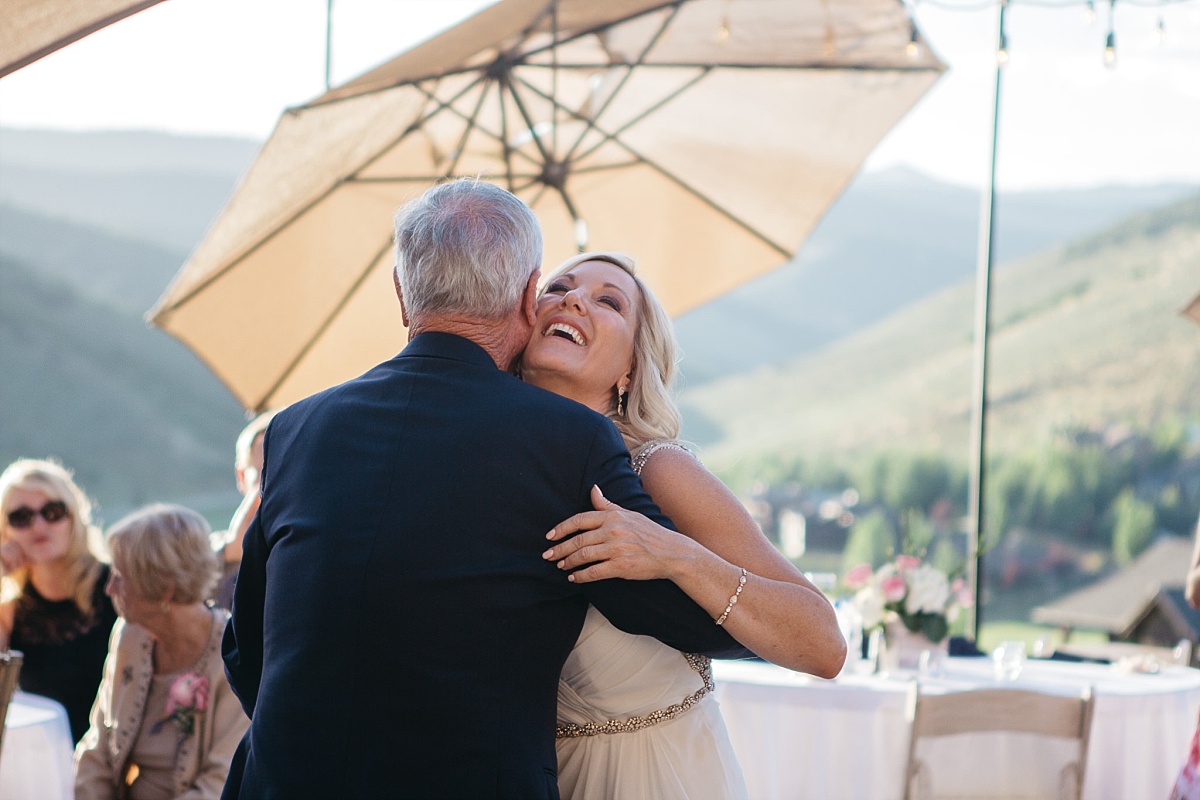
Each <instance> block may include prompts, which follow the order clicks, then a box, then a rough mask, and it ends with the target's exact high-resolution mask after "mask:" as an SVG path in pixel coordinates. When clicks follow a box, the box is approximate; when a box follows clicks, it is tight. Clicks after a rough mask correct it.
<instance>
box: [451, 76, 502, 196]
mask: <svg viewBox="0 0 1200 800" xmlns="http://www.w3.org/2000/svg"><path fill="white" fill-rule="evenodd" d="M490 83H491V79H485V80H484V82H483V87H482V88H481V89H480V90H479V100H478V101H476V103H475V108H474V109H473V110H472V111H471V116H470V117H469V118H468V119H467V120H466V123H467V124H466V127H464V128H463V132H462V136H460V137H459V139H458V148H457V149H456V150H455V152H454V159H453V160H452V161H451V162H450V164H449V166H448V168H447V170H446V174H447V175H453V174H454V173H455V172H456V171H457V170H458V162H459V161H461V160H462V157H463V153H464V152H465V151H466V149H467V138H468V137H469V136H470V135H471V131H473V130H474V129H475V125H476V120H478V119H479V110H480V109H481V108H483V101H484V100H486V99H487V90H488V85H489V84H490Z"/></svg>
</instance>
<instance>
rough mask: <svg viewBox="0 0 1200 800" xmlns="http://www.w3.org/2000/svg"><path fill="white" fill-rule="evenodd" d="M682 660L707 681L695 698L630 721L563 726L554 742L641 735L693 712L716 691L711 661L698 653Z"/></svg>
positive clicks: (565, 723) (567, 724) (693, 695)
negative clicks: (651, 727) (606, 736)
mask: <svg viewBox="0 0 1200 800" xmlns="http://www.w3.org/2000/svg"><path fill="white" fill-rule="evenodd" d="M683 657H684V658H685V659H687V663H688V666H689V667H691V668H692V669H694V670H696V672H697V673H699V675H700V677H701V678H702V679H703V680H704V685H703V686H701V687H700V688H699V689H697V690H696V691H695V692H693V693H692V694H690V695H688V696H687V697H685V698H683V700H681V701H679V702H678V703H672V704H671V705H669V706H667V707H666V708H660V709H658V710H656V711H651V712H650V713H649V714H643V715H641V716H636V717H628V718H626V719H610V720H607V721H605V722H585V723H583V724H582V725H581V724H579V723H575V722H563V723H560V724H559V725H558V726H557V728H556V730H555V738H557V739H574V738H577V737H580V736H599V735H600V734H609V733H632V732H633V731H640V730H642V729H644V728H649V727H650V726H651V725H657V724H659V723H660V722H666V721H667V720H669V719H674V718H675V717H678V716H679V715H680V714H682V713H684V712H685V711H687V710H688V709H689V708H692V707H693V706H695V705H696V704H697V703H699V702H700V700H701V698H703V697H704V695H706V694H709V693H710V692H712V691H715V690H716V688H717V687H716V684H715V683H713V675H712V660H711V659H709V658H708V656H701V655H696V654H695V653H683Z"/></svg>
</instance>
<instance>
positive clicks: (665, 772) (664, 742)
mask: <svg viewBox="0 0 1200 800" xmlns="http://www.w3.org/2000/svg"><path fill="white" fill-rule="evenodd" d="M654 449H657V448H654ZM638 455H642V454H641V453H639V454H638ZM646 455H649V454H648V453H647V454H646ZM640 461H641V463H645V459H644V458H643V459H640ZM638 462H639V459H638V458H636V457H635V459H634V463H635V468H637V467H640V466H641V464H639V463H638ZM640 471H641V470H640V469H638V472H640ZM558 723H559V725H558V731H559V734H558V736H559V738H558V741H557V746H558V787H559V791H560V793H561V794H562V796H563V798H564V800H593V798H594V799H595V800H635V799H636V800H642V799H643V798H655V800H709V799H710V798H711V800H727V799H728V798H746V797H747V794H746V784H745V781H744V779H743V778H742V770H741V767H740V766H738V762H737V758H736V756H735V755H734V752H733V746H732V745H731V744H730V741H729V734H728V732H727V731H726V729H725V722H724V720H722V718H721V710H720V707H719V706H718V704H717V700H716V698H715V697H714V696H713V694H712V671H711V669H710V667H709V663H708V659H707V658H704V657H703V656H693V655H684V654H683V653H680V652H679V651H678V650H674V649H672V648H670V647H667V646H666V645H664V644H662V643H661V642H659V641H658V640H657V639H653V638H651V637H649V636H634V635H631V634H628V633H625V632H623V631H620V630H618V629H617V628H615V627H614V626H613V625H612V623H610V622H609V621H608V620H607V619H605V618H604V615H603V614H601V613H600V612H599V611H597V610H596V609H595V608H589V609H588V613H587V618H586V620H585V621H584V624H583V631H582V632H581V633H580V635H579V640H578V642H576V644H575V648H574V649H573V650H572V651H571V655H570V656H569V657H568V658H567V663H566V665H565V666H564V667H563V672H562V677H561V678H560V680H559V683H558ZM589 734H590V735H589Z"/></svg>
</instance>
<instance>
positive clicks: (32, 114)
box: [0, 0, 1200, 190]
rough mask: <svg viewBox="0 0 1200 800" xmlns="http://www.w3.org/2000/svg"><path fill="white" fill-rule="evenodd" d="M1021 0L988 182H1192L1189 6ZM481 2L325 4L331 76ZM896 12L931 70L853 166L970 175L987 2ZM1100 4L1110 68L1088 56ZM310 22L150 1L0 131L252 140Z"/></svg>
mask: <svg viewBox="0 0 1200 800" xmlns="http://www.w3.org/2000/svg"><path fill="white" fill-rule="evenodd" d="M730 1H731V2H736V0H730ZM1036 2H1037V3H1039V4H1035V2H1034V0H1026V1H1025V2H1022V0H1011V5H1010V6H1009V10H1008V12H1007V17H1006V25H1005V28H1006V34H1007V38H1008V43H1009V48H1008V52H1009V59H1008V62H1007V65H1006V67H1005V68H1004V70H1003V78H1002V90H1001V95H1000V124H999V136H998V146H997V165H996V185H997V187H998V188H1000V189H1001V190H1026V189H1053V188H1066V187H1071V188H1082V187H1089V186H1098V185H1110V184H1114V183H1117V184H1138V185H1151V184H1157V183H1164V182H1185V183H1190V184H1200V0H1182V1H1181V2H1177V1H1174V0H1168V2H1167V3H1166V4H1158V3H1154V0H1119V1H1118V2H1116V3H1115V4H1114V5H1112V6H1110V5H1109V3H1108V2H1105V0H1099V1H1098V2H1097V3H1096V7H1095V14H1094V19H1093V20H1092V21H1091V22H1089V21H1088V20H1087V16H1086V14H1085V10H1086V6H1085V5H1084V2H1083V0H1036ZM487 4H488V2H487V0H335V2H334V14H333V26H332V42H333V47H332V59H331V78H332V82H333V83H334V84H337V83H340V82H342V81H345V80H348V79H349V78H351V77H354V76H355V75H357V74H359V73H360V72H362V71H365V70H366V69H369V68H370V67H372V66H374V65H376V64H378V63H380V62H382V61H384V60H386V59H387V58H389V57H390V56H392V55H394V54H395V53H397V52H400V51H402V50H404V49H406V48H408V47H410V46H411V45H413V44H416V43H418V42H420V41H422V40H424V39H427V38H429V37H430V36H432V35H433V34H435V33H437V32H438V31H440V30H443V29H444V28H446V27H449V26H451V25H452V24H454V23H455V22H456V21H458V20H459V19H461V18H463V17H465V16H467V15H469V14H471V13H473V12H474V11H475V10H477V9H479V8H481V7H482V6H484V5H487ZM912 8H913V9H914V15H915V18H916V20H917V23H918V25H919V27H920V28H921V30H922V32H923V34H924V36H925V38H926V39H927V41H928V42H929V43H930V46H932V48H933V50H934V52H936V53H937V54H938V55H939V56H940V57H941V59H942V60H943V61H944V62H945V63H946V64H947V65H948V66H949V70H948V71H947V73H946V74H945V75H944V76H943V77H942V78H941V79H940V80H939V82H938V83H937V84H936V85H935V86H934V88H933V89H932V90H931V91H930V92H929V93H928V94H927V95H926V96H925V97H924V98H923V99H922V100H921V101H920V102H919V103H918V105H917V106H916V107H915V108H914V109H913V110H912V112H910V114H909V115H908V116H907V117H906V118H905V119H904V120H903V121H902V122H901V123H900V124H899V125H897V126H896V128H895V129H893V131H892V132H891V133H890V134H889V135H888V136H887V137H886V138H885V139H884V140H883V141H882V142H881V143H880V145H879V147H878V148H877V149H876V151H875V152H874V153H873V154H872V156H871V157H870V159H869V160H868V162H867V164H866V166H865V169H867V170H876V169H882V168H886V167H890V166H895V165H905V166H909V167H911V168H914V169H917V170H920V171H922V172H925V173H927V174H929V175H931V176H933V177H936V178H939V179H941V180H945V181H949V182H952V183H956V184H960V185H966V186H982V185H984V184H985V182H986V179H987V174H988V166H989V157H990V134H991V126H992V107H993V90H994V86H995V66H994V65H995V63H996V62H995V50H996V39H997V36H996V30H997V16H998V14H997V8H998V6H997V3H996V0H918V1H917V2H916V4H915V6H912ZM1110 11H1111V18H1112V25H1113V31H1114V35H1115V38H1116V43H1117V58H1116V63H1115V64H1114V65H1113V66H1112V67H1111V68H1109V67H1106V66H1105V65H1104V61H1103V54H1104V43H1105V38H1106V36H1107V34H1108V30H1109V19H1110ZM325 18H326V2H325V0H167V2H164V3H160V4H159V5H157V6H154V7H151V8H150V9H148V10H146V11H143V12H141V13H140V14H137V15H135V16H133V17H130V18H128V19H125V20H123V21H121V22H118V23H116V24H115V25H112V26H110V27H108V28H105V29H103V30H101V31H99V32H97V33H94V34H92V35H91V36H89V37H87V38H85V39H83V40H81V41H79V42H76V43H74V44H72V45H70V46H68V47H66V48H64V49H63V50H60V51H58V52H56V53H53V54H51V55H50V56H47V57H46V58H43V59H42V60H40V61H38V62H35V63H34V64H32V65H30V66H28V67H25V68H24V69H22V70H19V71H17V72H15V73H13V74H11V75H8V76H6V77H4V78H0V126H8V127H21V128H43V127H44V128H60V129H71V130H113V129H118V130H121V129H142V130H146V129H148V130H158V131H169V132H175V133H191V134H215V135H233V136H243V137H250V138H254V139H258V140H263V139H265V138H266V137H267V136H268V135H269V134H270V132H271V130H272V128H273V127H274V124H275V121H276V119H277V118H278V117H279V114H280V113H281V111H282V110H283V109H285V108H287V107H288V106H292V105H297V104H300V103H302V102H304V101H306V100H308V99H310V98H312V97H314V96H316V95H318V94H320V93H321V92H322V91H323V89H324V80H325ZM1160 19H1161V21H1162V26H1161V32H1160V29H1159V20H1160ZM2 146H3V142H2V140H0V147H2Z"/></svg>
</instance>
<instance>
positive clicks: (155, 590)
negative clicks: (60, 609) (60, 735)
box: [75, 505, 250, 800]
mask: <svg viewBox="0 0 1200 800" xmlns="http://www.w3.org/2000/svg"><path fill="white" fill-rule="evenodd" d="M208 537H209V527H208V524H207V523H206V522H205V521H204V518H203V517H201V516H200V515H199V514H197V513H196V512H194V511H191V510H189V509H186V508H181V507H179V506H169V505H155V506H150V507H148V508H145V509H143V510H141V511H137V512H135V513H133V514H131V515H130V516H128V517H126V518H125V519H123V520H121V521H120V522H118V523H117V524H116V525H114V526H113V527H112V529H111V530H110V531H109V532H108V545H109V549H110V551H111V552H112V573H111V576H110V577H109V581H108V586H107V592H108V594H109V596H110V597H112V599H113V602H114V604H115V605H116V607H117V613H118V614H120V615H121V619H119V620H118V621H117V624H116V626H114V628H113V633H112V639H111V641H110V642H109V650H108V659H107V660H106V661H105V663H104V678H103V680H102V681H101V684H100V691H99V693H98V694H97V696H96V703H95V705H94V706H93V707H92V715H91V727H90V728H89V729H88V732H87V733H86V734H85V735H84V737H83V740H82V741H81V742H80V743H79V746H78V747H77V748H76V750H75V765H76V776H75V796H76V798H78V800H96V799H98V798H105V799H108V798H113V799H115V798H118V797H129V798H131V799H132V800H166V799H167V798H185V797H186V798H188V800H192V799H193V798H196V799H197V800H199V799H200V798H217V797H219V796H220V794H221V789H222V787H223V786H224V784H225V777H226V775H227V774H228V772H229V764H230V761H231V760H232V758H233V753H234V751H235V750H236V749H237V745H238V742H239V741H240V740H241V738H242V734H243V733H245V731H246V728H247V727H248V726H249V724H250V723H249V720H247V719H246V716H245V715H244V714H243V713H242V707H241V704H240V703H239V702H238V700H237V698H236V697H234V695H233V692H232V690H231V689H230V688H229V684H228V683H227V682H226V680H225V670H224V665H223V664H222V662H221V636H222V634H223V633H224V631H225V623H226V621H227V620H228V619H229V615H228V614H227V613H226V612H224V611H221V610H218V609H212V608H209V607H208V606H206V605H205V604H204V598H205V597H207V596H208V594H209V592H210V591H211V590H212V587H213V585H214V584H215V582H216V579H217V569H218V564H217V559H216V556H215V554H214V553H213V551H212V548H211V547H210V546H209V538H208Z"/></svg>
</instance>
